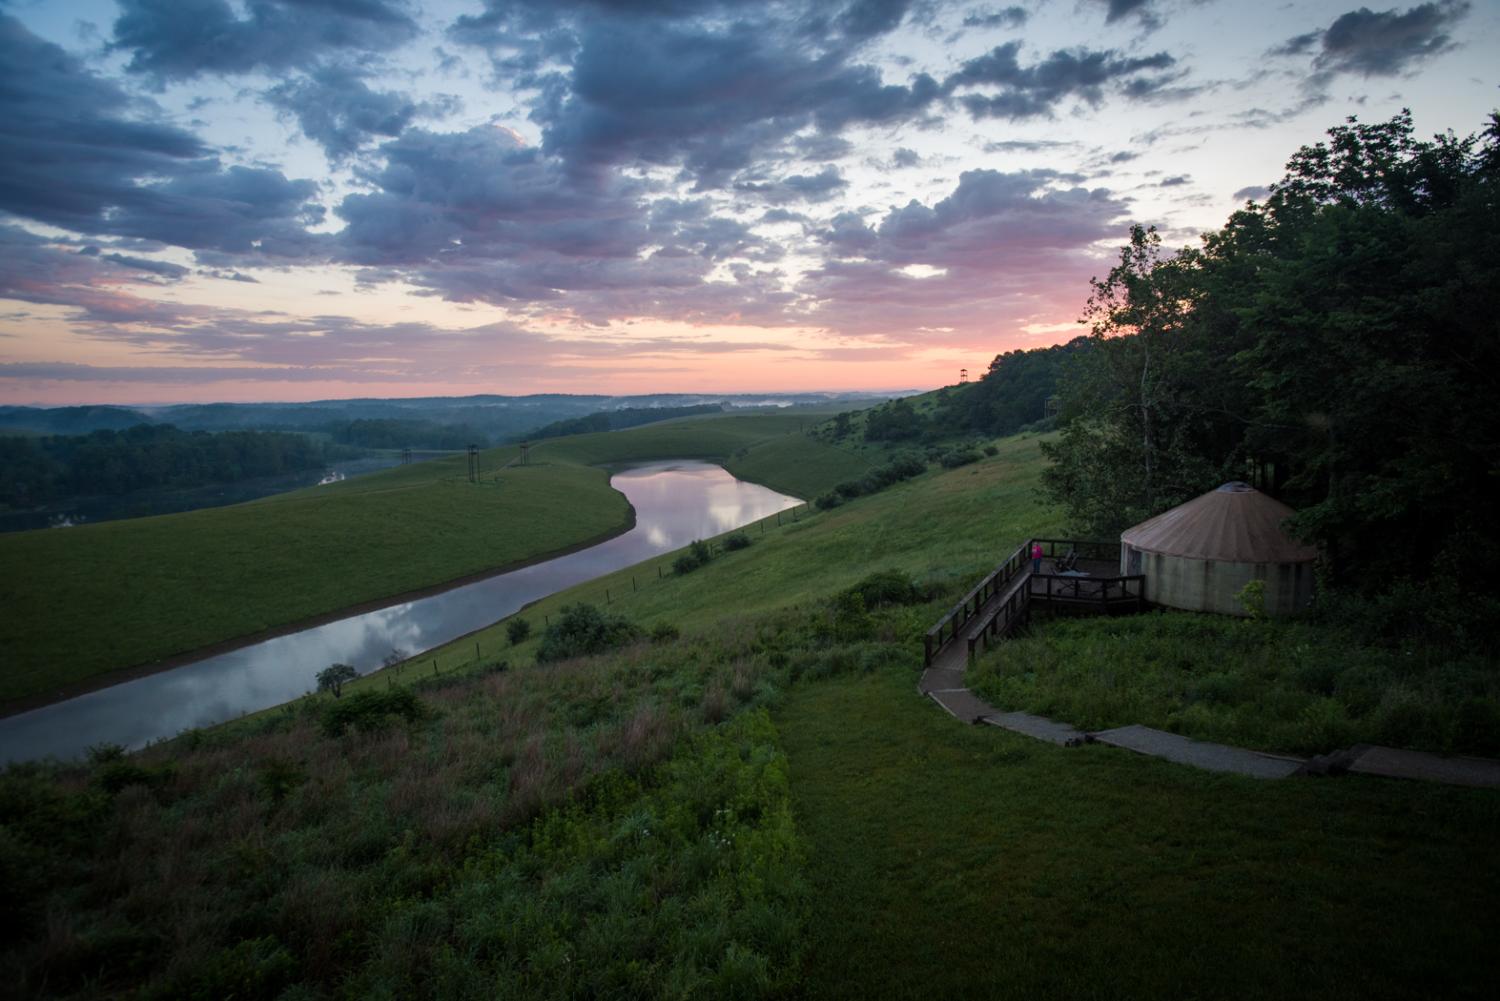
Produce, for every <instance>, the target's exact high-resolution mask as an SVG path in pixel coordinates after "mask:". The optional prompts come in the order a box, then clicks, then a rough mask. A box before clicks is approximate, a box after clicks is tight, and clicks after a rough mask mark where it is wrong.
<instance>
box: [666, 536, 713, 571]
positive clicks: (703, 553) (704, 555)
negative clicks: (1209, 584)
mask: <svg viewBox="0 0 1500 1001" xmlns="http://www.w3.org/2000/svg"><path fill="white" fill-rule="evenodd" d="M713 558H714V551H713V550H712V549H711V548H709V545H708V543H706V542H704V541H703V540H702V539H694V540H693V541H692V543H691V544H690V545H689V546H688V551H687V552H685V553H683V554H682V555H680V556H678V557H677V558H676V559H675V560H673V561H672V572H673V573H677V574H684V573H692V572H693V571H694V570H697V569H698V568H699V567H701V566H703V565H704V564H705V563H707V562H708V561H709V560H711V559H713Z"/></svg>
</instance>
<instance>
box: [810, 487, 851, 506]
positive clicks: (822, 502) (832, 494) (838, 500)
mask: <svg viewBox="0 0 1500 1001" xmlns="http://www.w3.org/2000/svg"><path fill="white" fill-rule="evenodd" d="M813 503H814V504H815V505H817V508H818V510H819V511H831V510H833V509H834V508H836V507H838V506H839V505H840V504H842V503H844V498H842V497H840V496H839V494H838V491H836V490H830V491H828V492H827V493H826V494H820V495H819V496H818V499H817V500H815V501H813Z"/></svg>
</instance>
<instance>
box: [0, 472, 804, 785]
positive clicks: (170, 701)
mask: <svg viewBox="0 0 1500 1001" xmlns="http://www.w3.org/2000/svg"><path fill="white" fill-rule="evenodd" d="M611 482H612V483H613V485H614V487H615V489H617V490H619V491H620V492H621V493H623V494H624V495H625V496H626V497H628V498H629V499H630V503H631V504H632V505H633V506H634V507H635V512H636V524H635V527H634V528H633V529H631V530H630V531H629V532H626V533H625V534H624V535H620V536H617V537H616V538H613V539H610V540H609V541H608V542H603V543H600V544H599V545H597V546H594V547H592V548H590V549H586V550H583V551H582V552H577V553H572V554H570V555H568V556H562V557H559V558H557V559H555V560H549V561H547V562H546V563H538V564H536V565H535V566H529V567H524V568H522V569H520V570H513V571H511V572H510V573H506V574H500V575H499V576H496V577H490V578H488V579H486V580H482V581H477V582H475V583H473V584H466V585H464V586H463V587H457V588H454V589H453V590H451V591H445V592H443V593H442V594H437V595H432V596H431V597H427V598H420V599H417V600H415V601H408V602H404V603H402V604H399V605H392V606H389V607H387V608H382V609H378V610H377V611H373V612H367V613H365V614H363V615H354V616H350V617H349V618H347V619H340V620H338V621H337V622H330V623H327V624H326V625H321V626H315V627H313V628H311V629H305V630H303V631H301V632H298V633H292V634H289V635H287V636H280V637H277V638H276V639H272V640H266V641H265V642H263V643H257V644H255V645H254V646H248V647H244V648H242V649H239V650H234V651H231V652H229V653H226V654H221V655H219V656H217V657H210V658H207V659H205V660H201V661H197V662H195V663H192V664H187V665H184V666H183V667H179V668H175V669H173V670H170V671H163V672H161V673H160V674H153V675H150V676H149V677H145V678H140V679H137V680H135V681H128V682H125V683H123V684H120V685H116V686H114V687H113V688H108V689H104V690H103V691H99V692H93V693H91V694H88V695H82V696H79V697H78V698H75V699H70V700H68V701H67V702H60V703H57V704H55V705H51V706H46V707H44V708H41V709H36V710H33V711H32V712H27V713H21V714H19V715H16V716H11V717H9V718H7V719H0V761H7V762H8V761H19V760H25V759H30V758H42V757H47V756H57V757H72V756H76V755H79V754H81V753H82V752H83V751H84V750H85V749H86V748H88V747H90V746H91V745H94V744H98V743H102V742H109V743H115V744H121V745H123V746H125V747H132V748H133V747H140V746H142V745H144V744H146V743H148V742H150V741H152V740H157V739H160V738H162V737H169V736H172V735H174V734H177V733H180V732H181V731H183V730H186V729H189V728H192V727H199V726H208V725H210V724H213V723H218V722H222V721H224V720H226V719H231V718H233V717H235V716H238V715H241V714H242V713H246V712H252V711H254V710H257V709H263V708H265V707H267V706H273V705H277V704H278V703H281V702H285V701H287V700H288V699H293V698H296V697H297V696H299V695H301V694H303V693H304V692H306V691H307V690H308V688H310V687H311V686H312V683H313V675H314V674H316V673H317V671H318V670H320V669H321V668H324V667H327V666H328V665H329V664H332V663H344V664H352V665H354V667H356V668H357V669H358V670H359V671H360V672H361V673H363V672H365V671H368V670H370V669H371V668H375V667H379V666H380V664H381V662H382V661H383V660H384V659H385V657H386V656H387V655H389V654H390V652H391V651H392V650H393V649H396V650H401V651H405V652H414V651H420V650H428V649H431V648H433V647H436V646H440V645H442V644H443V643H446V642H448V641H449V640H452V639H454V638H456V637H458V636H462V635H463V634H465V633H468V632H472V631H473V630H475V629H479V628H481V627H483V626H486V625H488V624H490V623H491V622H494V621H496V620H497V619H501V618H504V617H505V616H507V615H509V614H511V613H512V612H514V611H516V610H517V609H519V608H521V607H522V606H523V605H525V604H526V603H528V602H531V601H535V600H536V599H538V598H541V597H545V596H546V595H549V594H553V593H555V592H557V591H560V590H562V589H563V588H566V587H571V586H573V585H574V584H580V583H582V582H584V581H587V580H591V579H593V578H595V577H598V576H600V575H601V574H605V573H609V572H611V571H614V570H619V569H621V568H623V567H627V566H630V565H631V564H633V563H639V562H640V561H641V560H644V559H647V558H649V557H651V556H654V555H656V554H658V553H663V552H667V551H669V550H673V549H677V548H680V547H682V546H685V545H687V544H688V543H689V542H691V541H692V540H694V539H701V538H706V537H708V536H711V535H717V534H719V533H721V532H726V531H729V530H730V529H733V528H737V527H739V526H741V525H747V524H750V523H751V522H754V521H757V520H759V519H761V518H765V517H767V516H769V515H774V514H775V513H776V512H778V511H783V510H786V509H787V508H790V507H792V506H794V505H796V504H797V503H798V501H797V500H795V499H794V498H791V497H787V496H785V495H783V494H778V493H776V492H775V491H773V490H769V489H767V488H765V487H761V486H757V485H755V484H753V483H745V482H742V481H740V480H736V479H735V478H734V477H732V476H730V475H729V474H728V473H727V472H725V471H724V470H723V469H720V468H719V467H718V466H713V465H709V464H707V463H703V462H671V463H654V464H652V465H648V466H640V467H637V468H635V469H629V470H626V471H624V472H620V473H616V474H615V476H614V478H613V479H612V480H611Z"/></svg>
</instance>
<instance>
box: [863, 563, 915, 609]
mask: <svg viewBox="0 0 1500 1001" xmlns="http://www.w3.org/2000/svg"><path fill="white" fill-rule="evenodd" d="M843 594H846V595H851V594H857V595H859V597H860V600H861V601H863V602H864V607H865V608H879V607H880V606H881V605H915V604H918V603H920V602H923V601H926V600H927V593H926V591H925V590H923V589H922V588H920V587H918V586H917V585H916V584H915V583H913V582H912V579H911V578H910V577H908V576H907V575H906V574H905V573H903V572H902V571H900V570H880V571H877V572H875V573H872V574H870V575H869V576H868V577H866V578H865V579H864V580H862V581H860V582H859V583H858V584H855V585H854V586H853V587H851V588H849V589H848V590H846V591H844V592H843Z"/></svg>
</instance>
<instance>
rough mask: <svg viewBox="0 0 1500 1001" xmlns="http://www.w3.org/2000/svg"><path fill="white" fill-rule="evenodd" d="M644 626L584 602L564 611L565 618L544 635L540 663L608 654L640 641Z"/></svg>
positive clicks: (538, 660) (570, 606)
mask: <svg viewBox="0 0 1500 1001" xmlns="http://www.w3.org/2000/svg"><path fill="white" fill-rule="evenodd" d="M640 635H641V627H640V626H637V625H636V624H635V623H634V622H631V621H630V620H629V619H625V618H622V617H620V616H617V615H610V614H608V613H607V612H603V611H601V610H600V609H599V608H597V607H596V606H594V605H586V604H584V603H582V602H580V603H578V604H576V605H568V606H566V607H564V608H563V610H562V615H561V616H560V617H559V618H558V620H557V621H556V622H554V623H553V624H552V625H550V626H548V627H547V631H546V632H544V633H543V634H542V645H541V648H540V649H538V650H537V652H536V659H537V662H538V663H542V664H546V663H550V662H552V661H557V660H567V659H568V658H569V657H583V656H587V655H589V654H596V653H604V652H605V651H607V650H613V649H615V648H616V647H621V646H624V645H625V644H626V643H629V642H630V641H632V640H635V639H639V638H640Z"/></svg>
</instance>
